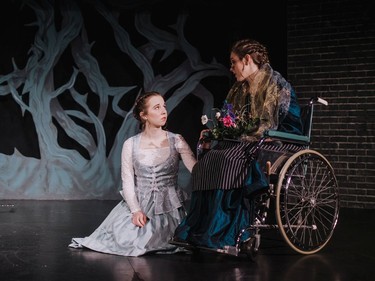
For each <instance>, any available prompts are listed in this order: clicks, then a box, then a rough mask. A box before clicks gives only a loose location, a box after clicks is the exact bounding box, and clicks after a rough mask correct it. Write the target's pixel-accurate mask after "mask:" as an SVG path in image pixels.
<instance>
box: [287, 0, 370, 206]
mask: <svg viewBox="0 0 375 281" xmlns="http://www.w3.org/2000/svg"><path fill="white" fill-rule="evenodd" d="M370 3H371V1H368V0H341V1H340V0H324V1H322V0H316V1H298V0H288V1H287V36H288V48H287V49H288V69H287V71H288V73H287V77H288V80H289V81H290V82H291V83H292V84H293V86H294V87H295V89H296V92H297V93H298V95H299V97H300V102H301V103H306V102H307V101H308V99H309V98H310V97H313V96H319V97H322V98H324V99H326V100H327V101H328V102H329V105H328V107H325V106H319V107H317V108H316V111H315V115H314V116H315V119H314V126H313V139H312V141H313V143H312V145H311V148H312V149H315V150H317V151H319V152H321V153H322V154H323V155H324V156H326V157H327V158H328V160H329V161H330V163H331V164H332V166H333V168H334V169H335V174H336V177H337V180H338V183H339V187H340V194H341V206H342V207H350V208H368V209H370V208H371V209H373V208H375V20H374V19H375V16H374V15H375V11H374V9H373V8H372V7H371V5H370Z"/></svg>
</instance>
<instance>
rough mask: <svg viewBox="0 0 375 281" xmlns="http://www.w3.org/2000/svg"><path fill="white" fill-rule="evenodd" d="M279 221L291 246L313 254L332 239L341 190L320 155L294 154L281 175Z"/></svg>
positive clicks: (278, 204)
mask: <svg viewBox="0 0 375 281" xmlns="http://www.w3.org/2000/svg"><path fill="white" fill-rule="evenodd" d="M275 212H276V220H277V224H278V228H279V230H280V232H281V234H282V236H283V238H284V240H285V241H286V242H287V244H289V246H290V247H291V248H292V249H293V250H295V251H297V252H298V253H301V254H306V255H307V254H313V253H316V252H318V251H320V250H321V249H323V248H324V246H325V245H326V244H327V243H328V241H329V240H330V239H331V237H332V234H333V231H334V229H335V227H336V224H337V220H338V215H339V190H338V185H337V180H336V177H335V175H334V170H333V168H332V166H331V164H330V163H329V162H328V160H327V159H326V158H325V157H324V156H323V155H322V154H320V153H319V152H317V151H314V150H310V149H306V150H302V151H299V152H297V153H296V154H294V155H292V156H291V157H290V158H289V159H288V160H287V161H286V162H285V164H284V166H283V168H282V169H281V172H280V174H279V178H278V183H277V189H276V209H275Z"/></svg>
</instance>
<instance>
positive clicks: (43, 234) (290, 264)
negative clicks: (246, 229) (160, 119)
mask: <svg viewBox="0 0 375 281" xmlns="http://www.w3.org/2000/svg"><path fill="white" fill-rule="evenodd" d="M117 203H118V201H111V200H110V201H97V200H89V201H29V200H17V201H9V200H8V201H0V204H4V205H8V206H3V207H0V280H4V281H15V280H27V281H55V280H61V281H73V280H79V281H96V280H100V281H101V280H103V281H159V280H160V281H174V280H176V281H177V280H178V281H185V280H194V281H200V280H202V281H203V280H204V281H207V280H210V281H214V280H215V281H216V280H223V281H224V280H236V281H238V280H257V281H279V280H285V281H293V280H298V281H300V280H303V281H310V280H314V281H315V280H322V281H330V280H335V281H346V280H347V281H362V280H363V281H370V280H375V279H374V278H375V277H374V276H375V246H374V243H373V239H375V226H374V223H375V210H373V209H372V210H363V209H341V210H340V216H339V222H338V225H337V227H336V230H335V233H334V235H333V237H332V239H331V240H330V241H329V243H328V245H327V246H326V247H325V248H324V249H323V250H322V251H320V252H319V253H317V254H314V255H307V256H306V255H301V254H298V253H295V252H293V251H292V250H291V248H290V247H289V246H288V245H287V244H286V243H285V242H284V241H283V240H282V237H281V235H280V234H279V233H278V232H277V230H272V231H266V232H265V233H264V235H263V236H262V240H261V245H260V251H259V253H258V255H257V257H256V260H255V261H251V260H249V259H246V258H240V257H234V256H229V255H225V254H219V253H215V252H206V251H203V252H202V251H201V252H200V253H199V254H194V255H192V254H181V253H180V254H175V255H148V256H143V257H122V256H114V255H108V254H102V253H97V252H93V251H90V250H78V249H71V248H68V244H69V243H70V240H71V238H72V237H84V236H86V235H89V234H91V232H92V231H93V230H94V229H95V228H96V227H98V226H99V224H100V223H101V221H102V220H103V219H104V218H105V217H106V216H107V214H108V213H109V212H110V210H111V209H112V208H113V207H114V206H115V205H116V204H117ZM10 204H14V208H11V206H9V205H10Z"/></svg>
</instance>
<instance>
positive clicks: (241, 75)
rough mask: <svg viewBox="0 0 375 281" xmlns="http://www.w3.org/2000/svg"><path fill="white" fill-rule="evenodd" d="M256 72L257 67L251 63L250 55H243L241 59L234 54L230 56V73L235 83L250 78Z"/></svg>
mask: <svg viewBox="0 0 375 281" xmlns="http://www.w3.org/2000/svg"><path fill="white" fill-rule="evenodd" d="M257 70H258V66H257V65H256V64H255V63H254V62H253V59H252V58H251V56H250V55H245V56H244V57H243V58H242V59H240V58H239V57H238V55H236V54H235V53H233V52H232V53H231V54H230V71H231V72H232V73H233V74H234V76H235V77H236V80H237V81H243V80H245V79H246V78H248V77H251V75H252V74H253V73H255V72H256V71H257Z"/></svg>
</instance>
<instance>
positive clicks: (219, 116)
mask: <svg viewBox="0 0 375 281" xmlns="http://www.w3.org/2000/svg"><path fill="white" fill-rule="evenodd" d="M246 107H247V105H245V106H244V107H243V108H242V109H241V110H240V111H239V112H238V111H236V112H234V111H233V106H232V104H230V103H228V102H227V101H224V105H223V107H222V108H221V109H217V108H214V109H213V110H215V111H216V113H215V118H213V119H209V118H208V117H207V115H202V117H201V121H202V124H203V125H206V124H207V123H208V121H212V122H213V128H212V129H211V130H210V134H211V136H210V137H211V138H213V139H241V137H242V136H246V135H250V134H251V133H253V132H255V131H256V130H257V129H258V125H259V118H251V116H250V114H249V113H248V112H247V111H246V110H245V109H246Z"/></svg>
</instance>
